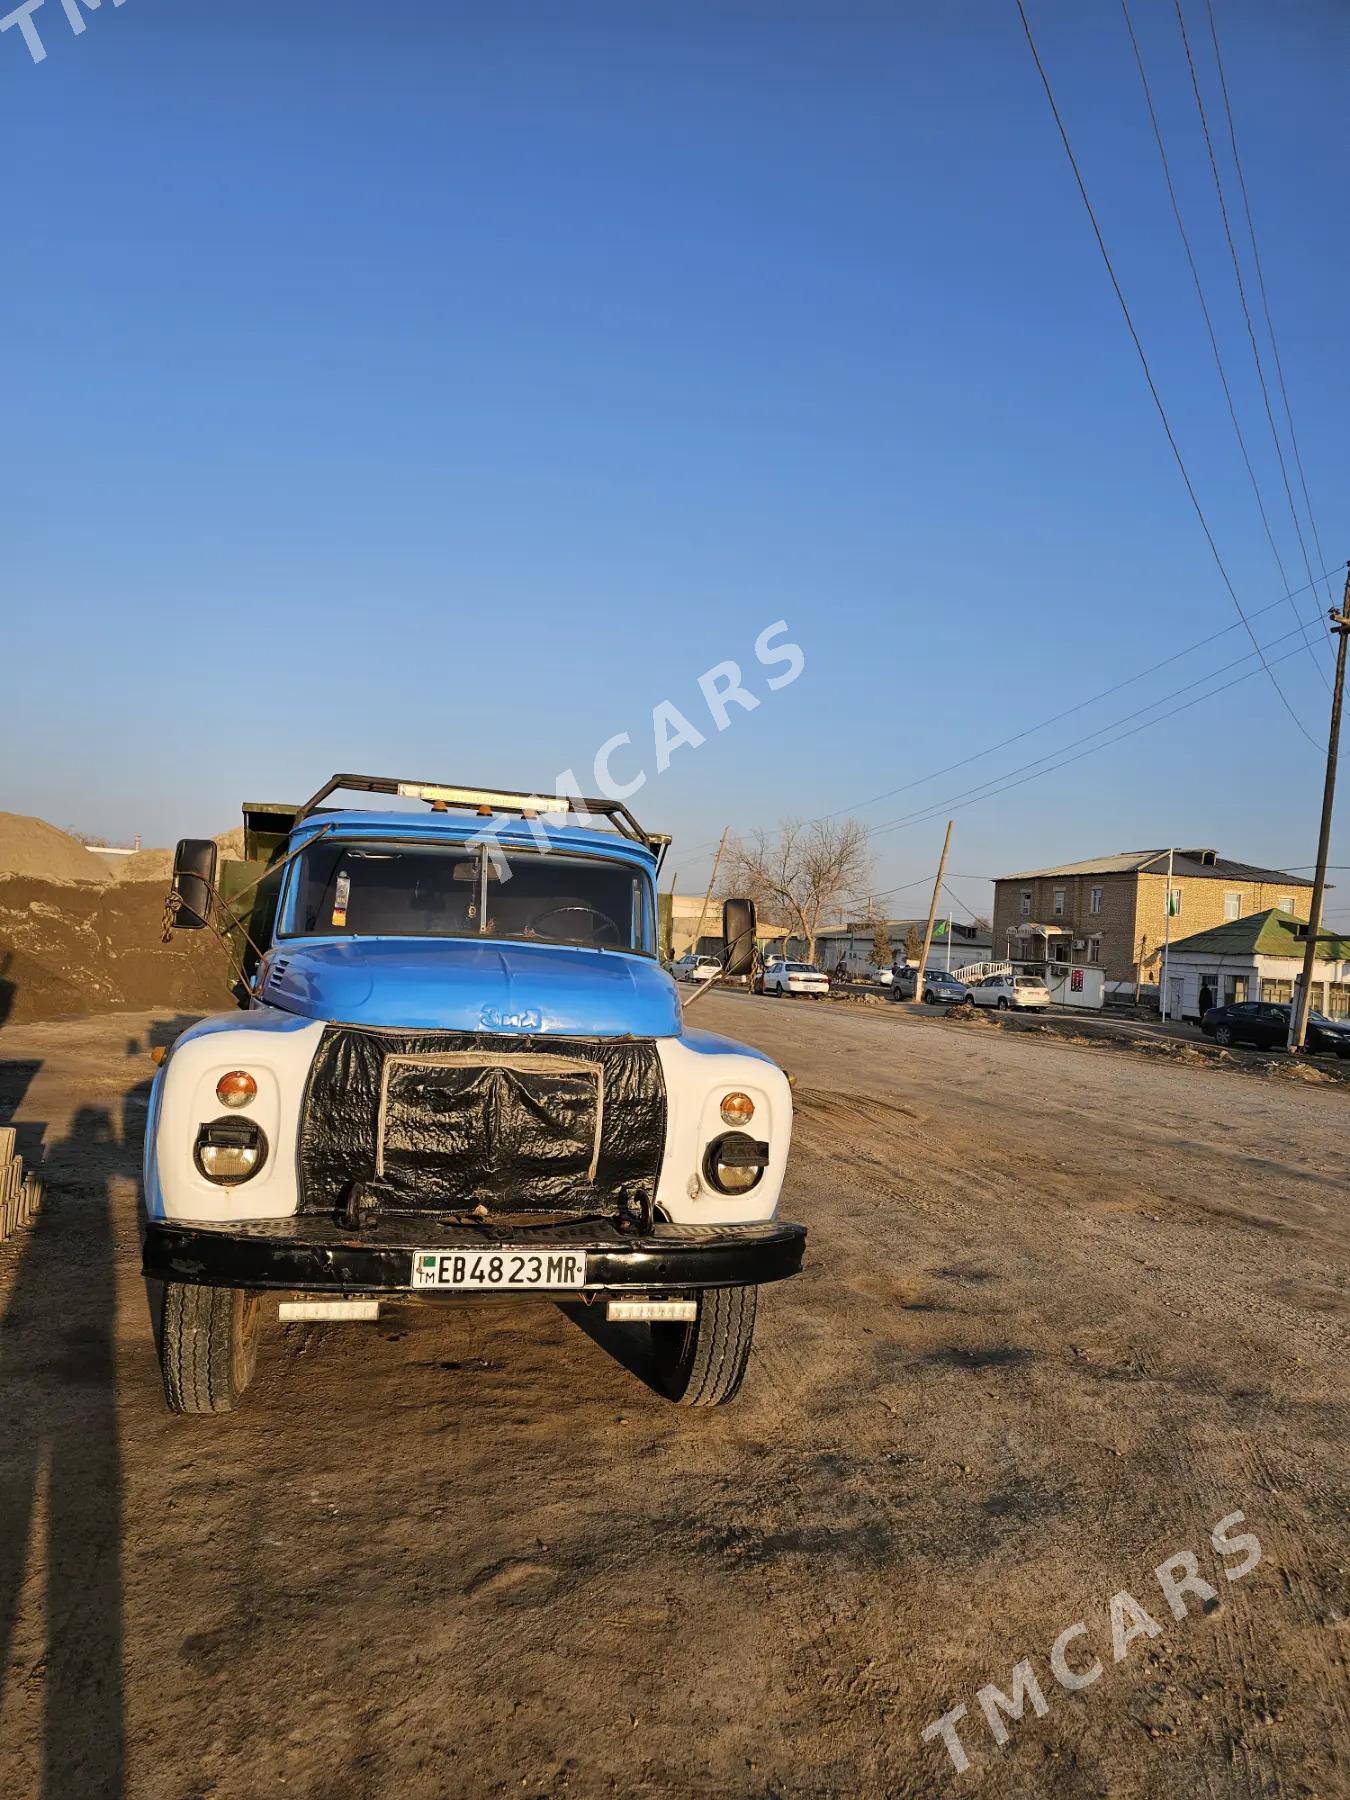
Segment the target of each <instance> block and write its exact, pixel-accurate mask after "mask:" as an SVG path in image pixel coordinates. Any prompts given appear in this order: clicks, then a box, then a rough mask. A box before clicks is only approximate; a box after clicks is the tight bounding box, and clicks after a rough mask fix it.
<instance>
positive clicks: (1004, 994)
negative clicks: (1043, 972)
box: [970, 975, 1050, 1011]
mask: <svg viewBox="0 0 1350 1800" xmlns="http://www.w3.org/2000/svg"><path fill="white" fill-rule="evenodd" d="M970 997H971V999H972V1000H973V1001H974V1002H975V1004H976V1006H997V1007H999V1008H1000V1009H1002V1010H1004V1011H1006V1010H1007V1008H1008V1007H1011V1006H1015V1007H1017V1008H1018V1009H1019V1010H1022V1009H1028V1008H1029V1009H1031V1010H1037V1009H1040V1008H1042V1007H1046V1006H1049V1004H1050V990H1049V988H1048V987H1047V986H1046V985H1045V983H1044V982H1043V981H1042V980H1041V978H1040V976H1039V975H986V976H985V978H984V980H983V981H977V982H976V983H975V985H974V987H973V988H971V990H970Z"/></svg>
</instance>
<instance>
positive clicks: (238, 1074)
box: [216, 1069, 258, 1106]
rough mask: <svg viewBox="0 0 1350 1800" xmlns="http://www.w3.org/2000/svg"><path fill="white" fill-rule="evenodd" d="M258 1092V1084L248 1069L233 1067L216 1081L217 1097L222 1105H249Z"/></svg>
mask: <svg viewBox="0 0 1350 1800" xmlns="http://www.w3.org/2000/svg"><path fill="white" fill-rule="evenodd" d="M257 1092H258V1084H257V1082H256V1081H255V1080H254V1079H253V1077H252V1076H251V1075H250V1074H249V1073H248V1071H247V1070H246V1069H232V1070H231V1071H230V1073H229V1074H228V1075H222V1076H221V1078H220V1080H219V1081H218V1082H217V1083H216V1099H217V1100H219V1102H220V1104H221V1105H222V1106H247V1105H248V1103H249V1101H250V1100H252V1099H253V1098H254V1097H255V1096H256V1094H257Z"/></svg>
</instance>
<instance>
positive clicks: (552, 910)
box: [525, 906, 623, 944]
mask: <svg viewBox="0 0 1350 1800" xmlns="http://www.w3.org/2000/svg"><path fill="white" fill-rule="evenodd" d="M563 913H589V914H590V916H591V917H592V918H593V919H599V921H600V928H601V930H602V931H612V932H613V933H614V942H615V943H616V944H618V943H622V941H623V934H622V933H621V932H620V930H619V928H618V926H617V925H616V924H615V923H614V921H613V919H611V918H610V916H609V914H608V913H603V912H601V910H600V908H599V907H598V906H549V907H545V909H544V911H543V912H540V913H536V914H535V915H534V917H533V918H532V919H528V920H527V921H526V924H525V929H526V931H533V930H534V928H535V926H536V925H538V924H539V923H540V921H541V920H543V919H556V918H559V917H560V916H561V915H562V914H563Z"/></svg>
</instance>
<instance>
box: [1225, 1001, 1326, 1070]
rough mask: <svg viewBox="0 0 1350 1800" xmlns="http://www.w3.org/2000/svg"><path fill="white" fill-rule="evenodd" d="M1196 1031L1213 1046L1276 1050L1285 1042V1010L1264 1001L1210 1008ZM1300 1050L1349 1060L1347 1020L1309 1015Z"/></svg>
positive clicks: (1286, 1040)
mask: <svg viewBox="0 0 1350 1800" xmlns="http://www.w3.org/2000/svg"><path fill="white" fill-rule="evenodd" d="M1200 1029H1201V1031H1203V1032H1204V1034H1205V1036H1206V1037H1212V1038H1213V1039H1214V1042H1215V1043H1216V1044H1254V1045H1255V1046H1256V1048H1257V1049H1258V1050H1278V1049H1282V1048H1283V1046H1284V1045H1285V1044H1286V1043H1288V1041H1289V1008H1288V1006H1277V1005H1274V1004H1272V1003H1271V1002H1270V1001H1267V1000H1242V1001H1239V1002H1238V1004H1237V1005H1235V1006H1211V1007H1210V1009H1209V1011H1208V1012H1207V1013H1206V1014H1205V1016H1204V1018H1203V1019H1201V1021H1200ZM1303 1048H1304V1049H1305V1050H1311V1051H1314V1052H1315V1051H1319V1050H1327V1051H1331V1052H1333V1053H1334V1054H1335V1055H1336V1056H1344V1057H1350V1020H1347V1019H1329V1018H1327V1016H1326V1014H1325V1013H1320V1012H1310V1013H1309V1014H1308V1030H1307V1034H1306V1036H1305V1037H1304V1040H1303Z"/></svg>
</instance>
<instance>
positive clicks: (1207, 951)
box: [1167, 908, 1350, 1019]
mask: <svg viewBox="0 0 1350 1800" xmlns="http://www.w3.org/2000/svg"><path fill="white" fill-rule="evenodd" d="M1307 942H1308V925H1307V921H1306V920H1303V919H1295V918H1291V917H1290V915H1289V914H1288V913H1286V912H1281V911H1280V910H1279V909H1278V908H1272V909H1271V910H1270V911H1268V912H1259V913H1252V914H1251V915H1250V916H1249V917H1248V918H1245V919H1230V920H1227V921H1226V922H1225V923H1224V924H1222V925H1214V926H1211V928H1210V929H1209V930H1208V931H1197V932H1196V933H1195V934H1194V936H1192V937H1186V938H1176V939H1174V940H1173V942H1172V946H1171V950H1170V952H1169V955H1168V962H1167V971H1168V972H1167V985H1168V989H1169V994H1168V999H1169V1005H1168V1015H1169V1017H1171V1018H1174V1019H1177V1018H1186V1019H1198V1018H1199V1017H1200V1016H1201V1014H1202V1013H1204V1012H1205V1011H1206V1010H1207V1008H1209V1007H1211V1006H1230V1005H1233V1004H1236V1003H1239V1002H1241V1001H1244V1000H1269V1001H1275V1002H1280V1001H1285V1000H1291V999H1292V998H1293V994H1294V983H1295V982H1296V981H1297V979H1298V977H1299V976H1300V975H1301V974H1302V972H1303V957H1304V953H1305V950H1306V947H1307ZM1312 1004H1313V1007H1314V1008H1315V1009H1316V1010H1317V1011H1318V1012H1323V1013H1326V1014H1327V1016H1328V1017H1329V1018H1333V1019H1345V1018H1350V938H1345V937H1340V936H1338V935H1337V933H1335V932H1334V931H1320V932H1319V933H1318V934H1317V959H1316V961H1315V962H1314V964H1313V991H1312Z"/></svg>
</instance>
